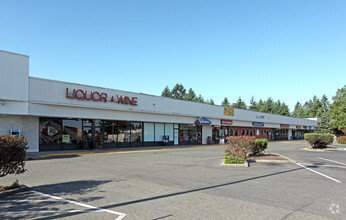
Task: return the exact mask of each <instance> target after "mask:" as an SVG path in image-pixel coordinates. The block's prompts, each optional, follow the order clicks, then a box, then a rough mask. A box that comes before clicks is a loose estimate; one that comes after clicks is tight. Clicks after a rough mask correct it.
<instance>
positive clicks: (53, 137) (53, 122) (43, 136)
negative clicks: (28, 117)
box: [40, 118, 62, 144]
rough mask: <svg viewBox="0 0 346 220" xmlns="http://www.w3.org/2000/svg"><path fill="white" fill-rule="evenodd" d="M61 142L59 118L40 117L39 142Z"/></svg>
mask: <svg viewBox="0 0 346 220" xmlns="http://www.w3.org/2000/svg"><path fill="white" fill-rule="evenodd" d="M61 142H62V122H61V119H54V118H40V144H60V143H61Z"/></svg>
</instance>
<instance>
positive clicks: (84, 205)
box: [30, 190, 126, 220]
mask: <svg viewBox="0 0 346 220" xmlns="http://www.w3.org/2000/svg"><path fill="white" fill-rule="evenodd" d="M30 192H32V193H35V194H38V195H41V196H46V197H49V198H52V199H56V200H61V201H64V202H68V203H71V204H74V205H77V206H81V207H85V208H89V209H93V211H102V212H107V213H110V214H114V215H119V217H117V218H116V219H115V220H121V219H123V218H124V217H125V216H126V214H125V213H121V212H116V211H112V210H109V209H102V208H98V207H95V206H91V205H87V204H84V203H80V202H75V201H72V200H69V199H63V198H60V197H58V196H53V195H49V194H46V193H41V192H38V191H35V190H30Z"/></svg>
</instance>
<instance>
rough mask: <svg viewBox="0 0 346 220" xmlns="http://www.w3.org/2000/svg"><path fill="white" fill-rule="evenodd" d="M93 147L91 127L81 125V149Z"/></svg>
mask: <svg viewBox="0 0 346 220" xmlns="http://www.w3.org/2000/svg"><path fill="white" fill-rule="evenodd" d="M92 148H93V132H92V127H89V126H88V127H86V126H85V127H83V149H88V150H90V149H92Z"/></svg>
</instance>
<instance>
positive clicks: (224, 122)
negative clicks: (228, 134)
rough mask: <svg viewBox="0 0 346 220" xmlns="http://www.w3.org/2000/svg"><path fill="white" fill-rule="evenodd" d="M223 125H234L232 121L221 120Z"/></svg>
mask: <svg viewBox="0 0 346 220" xmlns="http://www.w3.org/2000/svg"><path fill="white" fill-rule="evenodd" d="M221 124H223V125H232V124H233V121H232V120H221Z"/></svg>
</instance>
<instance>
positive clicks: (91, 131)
mask: <svg viewBox="0 0 346 220" xmlns="http://www.w3.org/2000/svg"><path fill="white" fill-rule="evenodd" d="M0 76H1V81H0V134H3V135H4V134H20V135H24V136H25V137H26V138H27V139H28V143H29V150H28V151H30V152H38V151H50V150H71V149H94V148H116V147H141V146H155V145H162V144H167V145H171V146H174V145H189V144H208V143H210V142H213V143H218V140H219V139H220V138H222V137H227V136H230V135H249V136H256V137H259V138H267V139H269V140H273V139H274V140H287V139H298V138H301V137H302V135H303V134H304V133H305V132H311V131H313V130H316V129H317V128H318V126H319V125H320V119H317V118H315V119H300V118H293V117H285V116H280V115H273V114H267V113H261V112H254V111H247V110H240V109H233V108H228V107H226V108H225V107H222V106H217V105H209V104H202V103H195V102H188V101H181V100H174V99H171V98H165V97H160V96H153V95H146V94H142V93H133V92H127V91H120V90H113V89H107V88H101V87H94V86H88V85H81V84H76V83H70V82H60V81H54V80H48V79H41V78H35V77H29V57H28V56H25V55H20V54H15V53H11V52H6V51H0Z"/></svg>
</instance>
